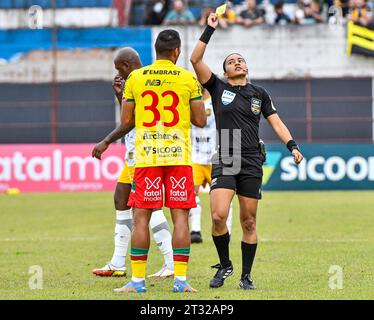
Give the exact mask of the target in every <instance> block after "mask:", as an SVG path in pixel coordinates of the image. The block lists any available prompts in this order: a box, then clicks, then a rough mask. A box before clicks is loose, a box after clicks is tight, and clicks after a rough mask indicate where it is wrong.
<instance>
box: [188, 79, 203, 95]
mask: <svg viewBox="0 0 374 320" xmlns="http://www.w3.org/2000/svg"><path fill="white" fill-rule="evenodd" d="M190 82H191V84H190V86H191V99H190V101H191V100H200V99H202V96H203V93H202V91H201V86H200V84H199V82H198V81H197V79H196V77H195V76H194V75H193V74H192V73H191V80H190Z"/></svg>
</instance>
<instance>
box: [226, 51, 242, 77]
mask: <svg viewBox="0 0 374 320" xmlns="http://www.w3.org/2000/svg"><path fill="white" fill-rule="evenodd" d="M233 54H237V55H238V56H241V57H242V58H243V60H244V61H245V59H244V57H243V56H242V55H241V54H240V53H237V52H233V53H230V54H229V55H228V56H227V57H226V58H225V60H223V71H225V72H226V61H227V58H228V57H230V56H232V55H233Z"/></svg>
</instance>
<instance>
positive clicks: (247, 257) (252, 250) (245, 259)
mask: <svg viewBox="0 0 374 320" xmlns="http://www.w3.org/2000/svg"><path fill="white" fill-rule="evenodd" d="M256 249H257V243H254V244H250V243H245V242H243V241H242V278H243V277H244V276H245V275H246V274H251V271H252V265H253V260H254V259H255V255H256Z"/></svg>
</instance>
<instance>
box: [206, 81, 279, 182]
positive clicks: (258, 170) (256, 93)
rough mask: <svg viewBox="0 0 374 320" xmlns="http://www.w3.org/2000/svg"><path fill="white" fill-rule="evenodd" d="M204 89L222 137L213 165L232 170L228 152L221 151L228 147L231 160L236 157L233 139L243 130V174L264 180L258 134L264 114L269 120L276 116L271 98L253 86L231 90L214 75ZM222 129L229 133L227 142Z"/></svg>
mask: <svg viewBox="0 0 374 320" xmlns="http://www.w3.org/2000/svg"><path fill="white" fill-rule="evenodd" d="M203 87H204V88H206V89H207V90H208V91H209V93H210V95H211V97H212V104H213V110H214V115H215V118H216V127H217V130H218V132H220V133H221V134H220V136H219V138H220V139H217V150H218V151H219V152H218V154H216V157H215V158H213V164H214V163H216V164H217V163H219V167H221V168H222V166H229V165H227V163H228V160H229V158H227V159H225V157H226V154H227V152H222V151H223V150H224V148H227V144H229V147H228V150H229V157H232V156H234V157H235V155H236V154H237V151H235V146H234V144H233V143H234V142H233V139H234V137H236V136H235V134H233V132H234V131H233V129H241V141H240V151H241V154H240V157H241V170H240V174H247V175H250V176H254V177H262V157H261V154H260V152H259V132H258V131H259V123H260V118H261V113H262V115H263V116H264V117H265V118H267V117H268V116H270V115H272V114H274V113H276V112H277V110H276V109H275V107H274V106H273V103H272V101H271V98H270V96H269V94H268V93H267V92H266V90H265V89H263V88H261V87H259V86H255V85H253V84H250V83H247V84H246V85H245V86H232V85H231V84H229V83H228V82H225V81H224V80H221V79H219V78H218V77H217V76H216V75H215V74H212V76H211V77H210V79H209V80H208V82H206V83H205V84H203ZM221 129H229V130H228V132H229V135H228V141H227V139H225V138H224V135H222V131H221ZM223 131H225V130H223ZM224 143H226V147H223V144H224ZM233 146H234V147H233ZM226 150H227V149H226ZM218 155H219V157H218V158H217V156H218ZM222 160H223V162H222ZM213 167H215V171H217V170H218V168H217V167H218V166H217V165H215V166H214V165H213ZM213 171H214V170H213ZM215 174H217V172H216V173H215ZM213 175H214V174H213ZM213 175H212V176H213Z"/></svg>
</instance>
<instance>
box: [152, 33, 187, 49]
mask: <svg viewBox="0 0 374 320" xmlns="http://www.w3.org/2000/svg"><path fill="white" fill-rule="evenodd" d="M180 47H181V38H180V36H179V33H178V32H177V31H175V30H172V29H167V30H164V31H161V32H160V33H159V34H158V36H157V39H156V42H155V50H156V53H158V54H162V55H168V54H170V53H171V51H172V50H174V49H175V48H180Z"/></svg>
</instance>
